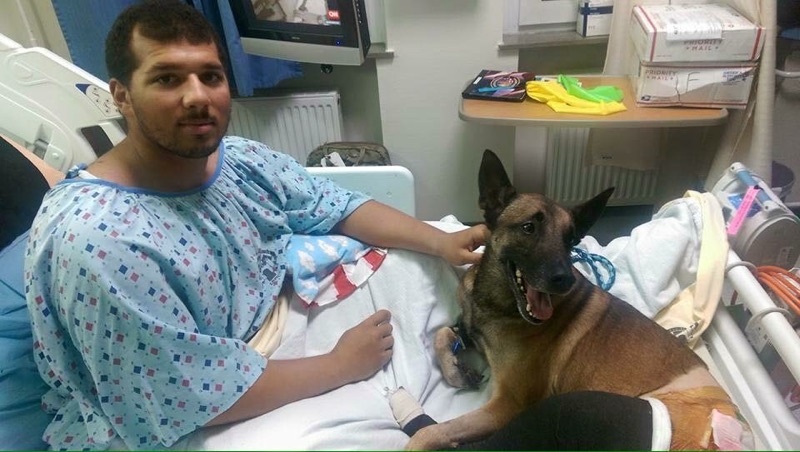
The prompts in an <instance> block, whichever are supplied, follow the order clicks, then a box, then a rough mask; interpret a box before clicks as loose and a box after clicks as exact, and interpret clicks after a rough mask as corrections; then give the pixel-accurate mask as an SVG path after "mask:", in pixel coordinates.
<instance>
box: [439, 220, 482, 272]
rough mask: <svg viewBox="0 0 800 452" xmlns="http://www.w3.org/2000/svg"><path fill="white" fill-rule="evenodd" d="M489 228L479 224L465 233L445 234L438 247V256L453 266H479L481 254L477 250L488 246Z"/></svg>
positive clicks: (464, 231) (465, 230)
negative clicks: (485, 245)
mask: <svg viewBox="0 0 800 452" xmlns="http://www.w3.org/2000/svg"><path fill="white" fill-rule="evenodd" d="M488 239H489V228H487V227H486V225H483V224H479V225H477V226H473V227H471V228H469V229H464V230H463V231H458V232H452V233H449V234H445V235H444V236H443V238H442V239H441V240H440V241H439V243H438V246H437V254H439V256H441V257H442V258H444V259H445V260H447V262H450V263H451V264H453V265H464V264H477V263H478V262H480V260H481V256H482V254H481V253H476V252H475V250H476V249H477V248H478V247H480V246H483V245H484V244H486V240H488Z"/></svg>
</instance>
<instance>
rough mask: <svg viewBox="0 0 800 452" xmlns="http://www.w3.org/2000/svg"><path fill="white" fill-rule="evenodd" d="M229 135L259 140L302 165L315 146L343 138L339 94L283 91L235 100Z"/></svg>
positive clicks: (333, 92)
mask: <svg viewBox="0 0 800 452" xmlns="http://www.w3.org/2000/svg"><path fill="white" fill-rule="evenodd" d="M228 134H230V135H238V136H242V137H245V138H250V139H253V140H256V141H261V142H263V143H266V144H267V145H269V146H270V147H271V148H272V149H274V150H276V151H280V152H284V153H286V154H289V155H291V156H293V157H294V158H296V159H297V160H298V161H299V162H300V163H302V164H305V163H306V157H308V154H309V153H310V152H311V151H312V150H314V148H315V147H317V146H319V145H320V144H323V143H325V142H328V141H341V139H342V109H341V106H340V105H339V93H338V92H336V91H317V92H284V93H281V94H277V95H270V96H263V97H248V98H241V99H234V101H233V109H232V112H231V122H230V125H229V126H228Z"/></svg>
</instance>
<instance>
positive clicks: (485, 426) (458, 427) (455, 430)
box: [406, 397, 518, 450]
mask: <svg viewBox="0 0 800 452" xmlns="http://www.w3.org/2000/svg"><path fill="white" fill-rule="evenodd" d="M511 406H513V405H509V404H508V403H507V402H504V401H501V400H500V399H498V398H494V397H493V398H492V399H491V400H489V402H488V403H487V404H486V405H484V406H482V407H481V408H478V409H477V410H473V411H470V412H469V413H466V414H464V415H462V416H459V417H457V418H455V419H452V420H449V421H447V422H443V423H441V424H434V425H430V426H428V427H425V428H423V429H421V430H420V431H418V432H417V433H415V434H414V436H412V437H411V440H410V441H409V442H408V444H407V445H406V450H441V449H451V448H454V447H457V446H458V445H459V444H462V443H469V442H473V441H477V440H480V439H483V438H485V437H487V436H489V435H491V434H492V433H494V432H496V431H497V430H498V429H500V428H501V427H503V426H504V425H506V424H507V423H508V422H510V421H511V419H512V418H513V417H514V416H515V415H516V414H518V413H517V412H515V411H514V410H513V409H512V408H510V407H511Z"/></svg>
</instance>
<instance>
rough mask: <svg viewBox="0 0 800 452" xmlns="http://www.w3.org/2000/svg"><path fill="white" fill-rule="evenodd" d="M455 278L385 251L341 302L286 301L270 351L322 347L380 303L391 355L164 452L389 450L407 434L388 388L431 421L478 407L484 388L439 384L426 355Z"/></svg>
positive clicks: (445, 317) (413, 256) (415, 257)
mask: <svg viewBox="0 0 800 452" xmlns="http://www.w3.org/2000/svg"><path fill="white" fill-rule="evenodd" d="M457 284H458V275H457V273H456V270H454V269H453V267H452V266H450V265H449V264H447V263H446V262H444V261H442V260H441V259H437V258H433V257H429V256H425V255H420V254H417V253H412V252H407V251H402V250H391V251H390V252H389V254H388V255H387V257H386V260H385V261H384V262H383V264H382V265H381V267H380V268H379V269H378V271H377V272H376V273H375V274H374V275H373V276H372V277H371V278H370V279H369V280H368V281H367V283H366V284H365V285H364V286H362V287H361V288H359V289H358V290H357V291H356V292H355V293H354V294H353V295H351V296H350V297H348V298H347V299H345V300H342V301H340V302H336V303H332V304H330V305H326V306H323V307H321V308H312V309H310V310H306V309H305V308H304V307H303V306H302V303H300V302H299V301H298V300H293V302H292V303H290V304H291V309H290V314H289V317H288V320H287V325H286V330H285V333H284V337H283V340H282V342H281V345H280V346H279V348H278V349H277V350H276V351H275V354H274V355H273V358H291V357H298V356H308V355H314V354H319V353H324V352H327V351H329V350H331V349H332V348H333V346H334V344H335V343H336V341H337V340H338V339H339V337H340V336H341V334H342V333H343V332H344V331H345V330H346V329H347V328H349V327H351V326H354V325H356V324H357V323H359V322H361V321H362V320H363V319H364V318H366V317H367V316H368V315H369V314H371V313H373V312H375V311H376V310H377V309H381V308H386V309H389V310H390V311H391V312H392V325H393V326H394V339H395V346H394V357H393V359H392V361H391V362H390V363H389V364H388V365H387V366H386V368H384V369H383V370H381V371H380V372H378V373H377V374H376V375H375V376H373V377H372V378H370V379H369V380H366V381H363V382H359V383H355V384H351V385H347V386H345V387H342V388H339V389H336V390H334V391H331V392H329V393H326V394H323V395H321V396H318V397H313V398H310V399H306V400H302V401H299V402H296V403H293V404H290V405H288V406H285V407H282V408H280V409H277V410H275V411H272V412H270V413H267V414H265V415H262V416H259V417H257V418H254V419H251V420H248V421H244V422H240V423H237V424H233V425H229V426H222V427H214V428H207V429H203V430H200V431H198V432H195V433H193V434H192V435H189V436H188V437H187V438H185V439H183V440H181V441H180V442H179V443H177V444H176V445H174V446H173V449H191V450H201V449H206V450H208V449H227V450H254V449H259V450H274V449H283V450H287V449H312V450H318V449H328V450H331V449H337V450H341V449H349V450H364V449H368V450H381V449H382V450H386V449H393V450H397V449H402V448H403V447H404V446H405V444H406V442H407V441H408V436H407V435H406V434H405V433H403V431H402V430H400V428H399V426H398V425H397V422H396V421H395V419H394V417H393V416H392V412H391V409H390V407H389V403H388V398H387V393H388V390H390V389H395V388H397V387H398V386H403V387H405V388H406V389H407V390H408V391H409V392H410V393H411V394H412V395H413V396H414V397H416V398H417V399H418V400H419V401H421V402H422V404H423V406H424V408H425V410H426V412H427V413H428V414H430V415H431V416H433V417H434V418H435V419H440V420H446V419H450V418H453V417H455V416H458V415H460V414H462V413H464V412H466V411H469V410H471V409H473V408H475V407H478V406H480V405H481V404H483V403H484V401H485V400H486V399H487V398H488V389H486V388H485V387H484V388H483V389H482V390H479V391H458V390H456V389H454V388H452V387H450V386H448V385H447V384H446V383H445V382H444V381H443V380H442V378H441V374H440V372H439V370H438V368H437V367H436V365H435V364H434V362H433V356H432V353H431V351H432V346H431V340H432V337H433V334H434V333H435V331H436V330H437V329H438V328H440V327H441V326H443V325H449V324H452V323H453V320H454V319H455V318H456V316H457V307H456V306H457V305H456V301H455V292H456V286H457ZM487 386H488V385H487Z"/></svg>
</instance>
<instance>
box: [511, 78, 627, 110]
mask: <svg viewBox="0 0 800 452" xmlns="http://www.w3.org/2000/svg"><path fill="white" fill-rule="evenodd" d="M525 91H526V92H527V93H528V97H530V98H531V99H533V100H536V101H539V102H543V103H546V104H547V106H548V107H550V108H552V109H553V110H554V111H556V112H558V113H581V114H587V115H603V116H605V115H610V114H612V113H617V112H620V111H625V110H627V108H625V105H624V104H623V103H622V102H591V101H588V100H585V99H581V98H579V97H576V96H573V95H572V94H569V93H568V92H567V90H566V89H564V87H563V86H561V84H560V83H558V81H556V80H547V81H531V82H528V83H526V84H525Z"/></svg>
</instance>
